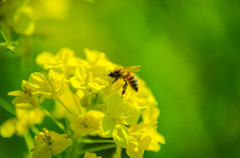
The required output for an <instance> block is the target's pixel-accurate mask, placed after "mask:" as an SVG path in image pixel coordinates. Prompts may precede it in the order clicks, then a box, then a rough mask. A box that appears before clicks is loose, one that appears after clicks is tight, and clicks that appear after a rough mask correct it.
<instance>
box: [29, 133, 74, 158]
mask: <svg viewBox="0 0 240 158" xmlns="http://www.w3.org/2000/svg"><path fill="white" fill-rule="evenodd" d="M67 137H68V135H67V134H58V133H56V132H54V131H48V130H47V129H45V128H43V132H40V133H39V134H38V135H37V136H35V139H34V148H33V149H32V150H31V151H32V152H33V156H32V157H33V158H43V157H44V158H51V157H52V155H51V153H52V154H53V155H56V154H59V153H61V152H63V151H64V150H66V149H67V148H68V147H69V146H71V145H72V140H71V139H70V138H67Z"/></svg>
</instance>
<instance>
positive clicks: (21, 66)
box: [0, 0, 240, 158]
mask: <svg viewBox="0 0 240 158" xmlns="http://www.w3.org/2000/svg"><path fill="white" fill-rule="evenodd" d="M92 2H93V1H84V0H72V1H67V2H65V1H63V0H62V1H61V3H63V4H60V5H56V4H51V8H52V10H61V7H66V6H65V5H67V6H68V9H65V12H64V17H63V18H62V19H61V20H51V19H48V20H45V21H44V20H41V21H38V23H37V24H36V28H37V29H38V30H39V32H40V33H35V34H33V35H32V36H31V38H30V39H29V41H28V46H29V47H30V48H27V49H28V50H27V51H26V50H21V49H18V48H17V49H16V53H15V54H12V53H9V52H6V51H1V52H0V84H1V87H0V97H1V102H0V103H1V104H4V102H8V103H10V102H11V100H12V97H10V96H7V93H8V92H9V91H12V90H15V89H20V86H21V81H22V80H23V79H28V77H29V75H30V73H31V72H34V71H40V68H39V67H38V66H37V65H36V64H35V58H36V56H37V54H39V53H40V52H42V51H46V50H47V51H51V52H54V53H55V52H57V51H58V50H59V49H60V48H63V47H69V48H71V49H73V50H74V51H75V52H76V54H77V56H79V57H83V58H84V53H83V49H84V48H89V49H94V50H100V51H103V52H105V53H106V55H107V56H108V58H109V59H110V60H111V61H113V62H115V63H118V64H121V65H123V66H132V65H142V69H141V71H140V72H139V73H138V75H139V76H140V77H141V78H142V79H144V80H145V81H146V83H147V86H148V87H150V89H151V90H152V92H153V94H154V95H155V97H156V99H157V101H158V102H159V108H160V111H161V114H160V117H159V123H158V130H159V132H160V133H161V134H162V135H163V136H164V137H165V139H166V144H165V145H162V148H161V151H160V152H158V153H154V152H145V154H144V157H146V158H148V157H149V158H150V157H159V158H160V157H165V158H193V157H194V158H202V157H204V158H208V157H209V158H221V157H222V158H226V157H228V158H238V157H240V99H239V98H240V43H239V41H240V39H239V38H240V31H239V28H240V1H237V0H231V1H227V0H181V1H179V0H172V1H169V0H131V1H129V0H118V1H117V0H96V1H95V2H94V3H92ZM46 3H47V1H46ZM59 7H60V8H59ZM39 12H40V11H39ZM46 16H47V15H46ZM61 16H62V15H61ZM20 40H21V39H20ZM26 52H27V53H26ZM140 88H141V87H140ZM9 117H12V115H11V114H9V113H8V112H6V111H5V110H4V109H2V108H1V107H0V124H1V123H2V122H4V121H5V120H7V119H8V118H9ZM24 144H25V143H24V139H23V138H20V137H17V136H14V137H12V138H9V139H3V138H2V137H0V157H21V156H19V155H22V152H23V151H24V150H25V151H26V150H27V148H26V146H25V145H24Z"/></svg>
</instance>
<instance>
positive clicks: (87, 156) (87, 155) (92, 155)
mask: <svg viewBox="0 0 240 158" xmlns="http://www.w3.org/2000/svg"><path fill="white" fill-rule="evenodd" d="M84 158H101V156H98V157H97V155H96V154H95V153H89V152H86V153H85V156H84Z"/></svg>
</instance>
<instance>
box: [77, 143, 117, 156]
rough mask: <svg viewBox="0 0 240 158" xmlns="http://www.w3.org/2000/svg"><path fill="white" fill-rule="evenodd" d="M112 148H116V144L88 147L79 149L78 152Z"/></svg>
mask: <svg viewBox="0 0 240 158" xmlns="http://www.w3.org/2000/svg"><path fill="white" fill-rule="evenodd" d="M111 148H116V144H108V145H102V146H99V147H93V148H88V149H85V150H82V151H79V152H78V154H84V153H85V152H97V151H101V150H107V149H111Z"/></svg>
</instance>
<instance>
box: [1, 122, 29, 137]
mask: <svg viewBox="0 0 240 158" xmlns="http://www.w3.org/2000/svg"><path fill="white" fill-rule="evenodd" d="M27 131H28V128H27V126H26V125H24V124H22V123H21V122H20V121H19V120H17V119H16V118H11V119H8V120H7V121H5V122H4V123H3V124H2V125H1V126H0V134H1V136H2V137H4V138H9V137H12V136H13V135H14V134H17V135H19V136H23V135H24V134H26V133H27Z"/></svg>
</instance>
